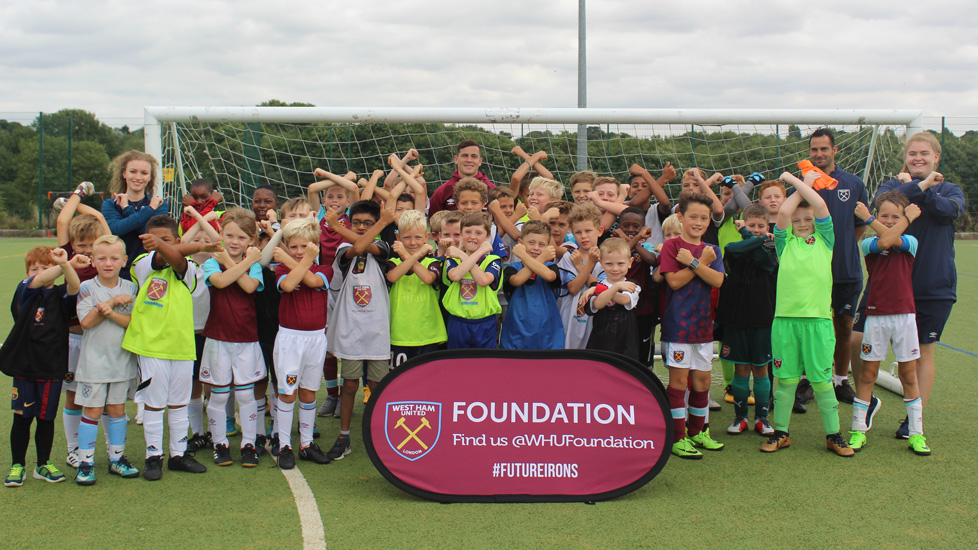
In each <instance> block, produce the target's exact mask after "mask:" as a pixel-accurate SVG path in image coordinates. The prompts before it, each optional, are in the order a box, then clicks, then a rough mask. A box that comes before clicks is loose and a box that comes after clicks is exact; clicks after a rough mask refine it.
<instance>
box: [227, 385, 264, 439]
mask: <svg viewBox="0 0 978 550" xmlns="http://www.w3.org/2000/svg"><path fill="white" fill-rule="evenodd" d="M234 397H235V399H236V400H237V401H238V410H239V411H240V412H241V447H242V448H243V447H244V446H245V445H248V444H249V443H250V444H251V445H254V444H255V436H257V435H258V419H259V418H262V419H263V420H264V418H265V417H264V416H261V417H259V416H258V402H257V401H255V385H254V384H247V385H244V386H235V387H234ZM262 414H264V411H262ZM263 423H264V422H263Z"/></svg>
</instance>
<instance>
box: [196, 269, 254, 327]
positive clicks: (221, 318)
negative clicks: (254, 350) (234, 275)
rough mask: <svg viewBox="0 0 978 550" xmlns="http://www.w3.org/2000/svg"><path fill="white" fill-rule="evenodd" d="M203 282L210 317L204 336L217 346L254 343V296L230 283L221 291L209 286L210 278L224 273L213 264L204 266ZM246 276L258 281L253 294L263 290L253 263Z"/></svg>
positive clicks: (235, 283) (236, 284) (208, 317)
mask: <svg viewBox="0 0 978 550" xmlns="http://www.w3.org/2000/svg"><path fill="white" fill-rule="evenodd" d="M203 270H204V281H205V284H206V285H207V287H208V289H209V290H210V295H211V298H210V314H208V316H207V325H205V326H204V336H206V337H207V338H211V339H213V340H220V341H221V342H257V341H258V320H257V318H256V316H255V295H254V294H253V293H252V294H249V293H247V292H245V291H244V289H242V288H241V286H240V285H238V283H237V282H233V283H231V284H230V285H228V286H226V287H224V288H217V287H216V286H214V285H212V284H211V276H213V275H217V274H220V273H222V272H224V271H225V269H224V267H223V266H222V265H221V264H220V263H218V261H217V260H215V259H214V258H211V259H209V260H207V261H206V262H204V265H203ZM248 276H249V277H251V278H252V279H255V280H257V281H258V288H257V289H256V290H255V292H261V290H262V289H263V288H264V283H263V278H262V273H261V265H260V264H258V263H257V262H256V263H254V264H251V267H250V268H248Z"/></svg>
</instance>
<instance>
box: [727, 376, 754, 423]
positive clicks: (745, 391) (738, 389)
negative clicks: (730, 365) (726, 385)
mask: <svg viewBox="0 0 978 550" xmlns="http://www.w3.org/2000/svg"><path fill="white" fill-rule="evenodd" d="M754 387H755V388H756V387H757V382H756V381H755V382H754ZM730 393H732V394H733V398H734V414H735V415H736V416H737V417H739V418H747V397H748V396H749V395H750V377H749V376H739V375H735V376H734V379H733V383H732V384H731V388H730Z"/></svg>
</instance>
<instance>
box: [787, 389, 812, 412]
mask: <svg viewBox="0 0 978 550" xmlns="http://www.w3.org/2000/svg"><path fill="white" fill-rule="evenodd" d="M791 412H793V413H796V414H805V413H806V412H808V407H806V406H805V404H804V403H802V402H801V401H799V400H798V394H795V404H794V405H792V406H791Z"/></svg>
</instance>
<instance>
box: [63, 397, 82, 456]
mask: <svg viewBox="0 0 978 550" xmlns="http://www.w3.org/2000/svg"><path fill="white" fill-rule="evenodd" d="M61 412H62V413H64V414H62V416H61V422H62V423H64V426H65V443H67V444H68V451H69V452H71V451H74V450H75V449H77V448H78V424H80V423H81V415H82V410H81V409H78V410H71V409H69V408H67V407H65V408H64V409H62V411H61Z"/></svg>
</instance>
